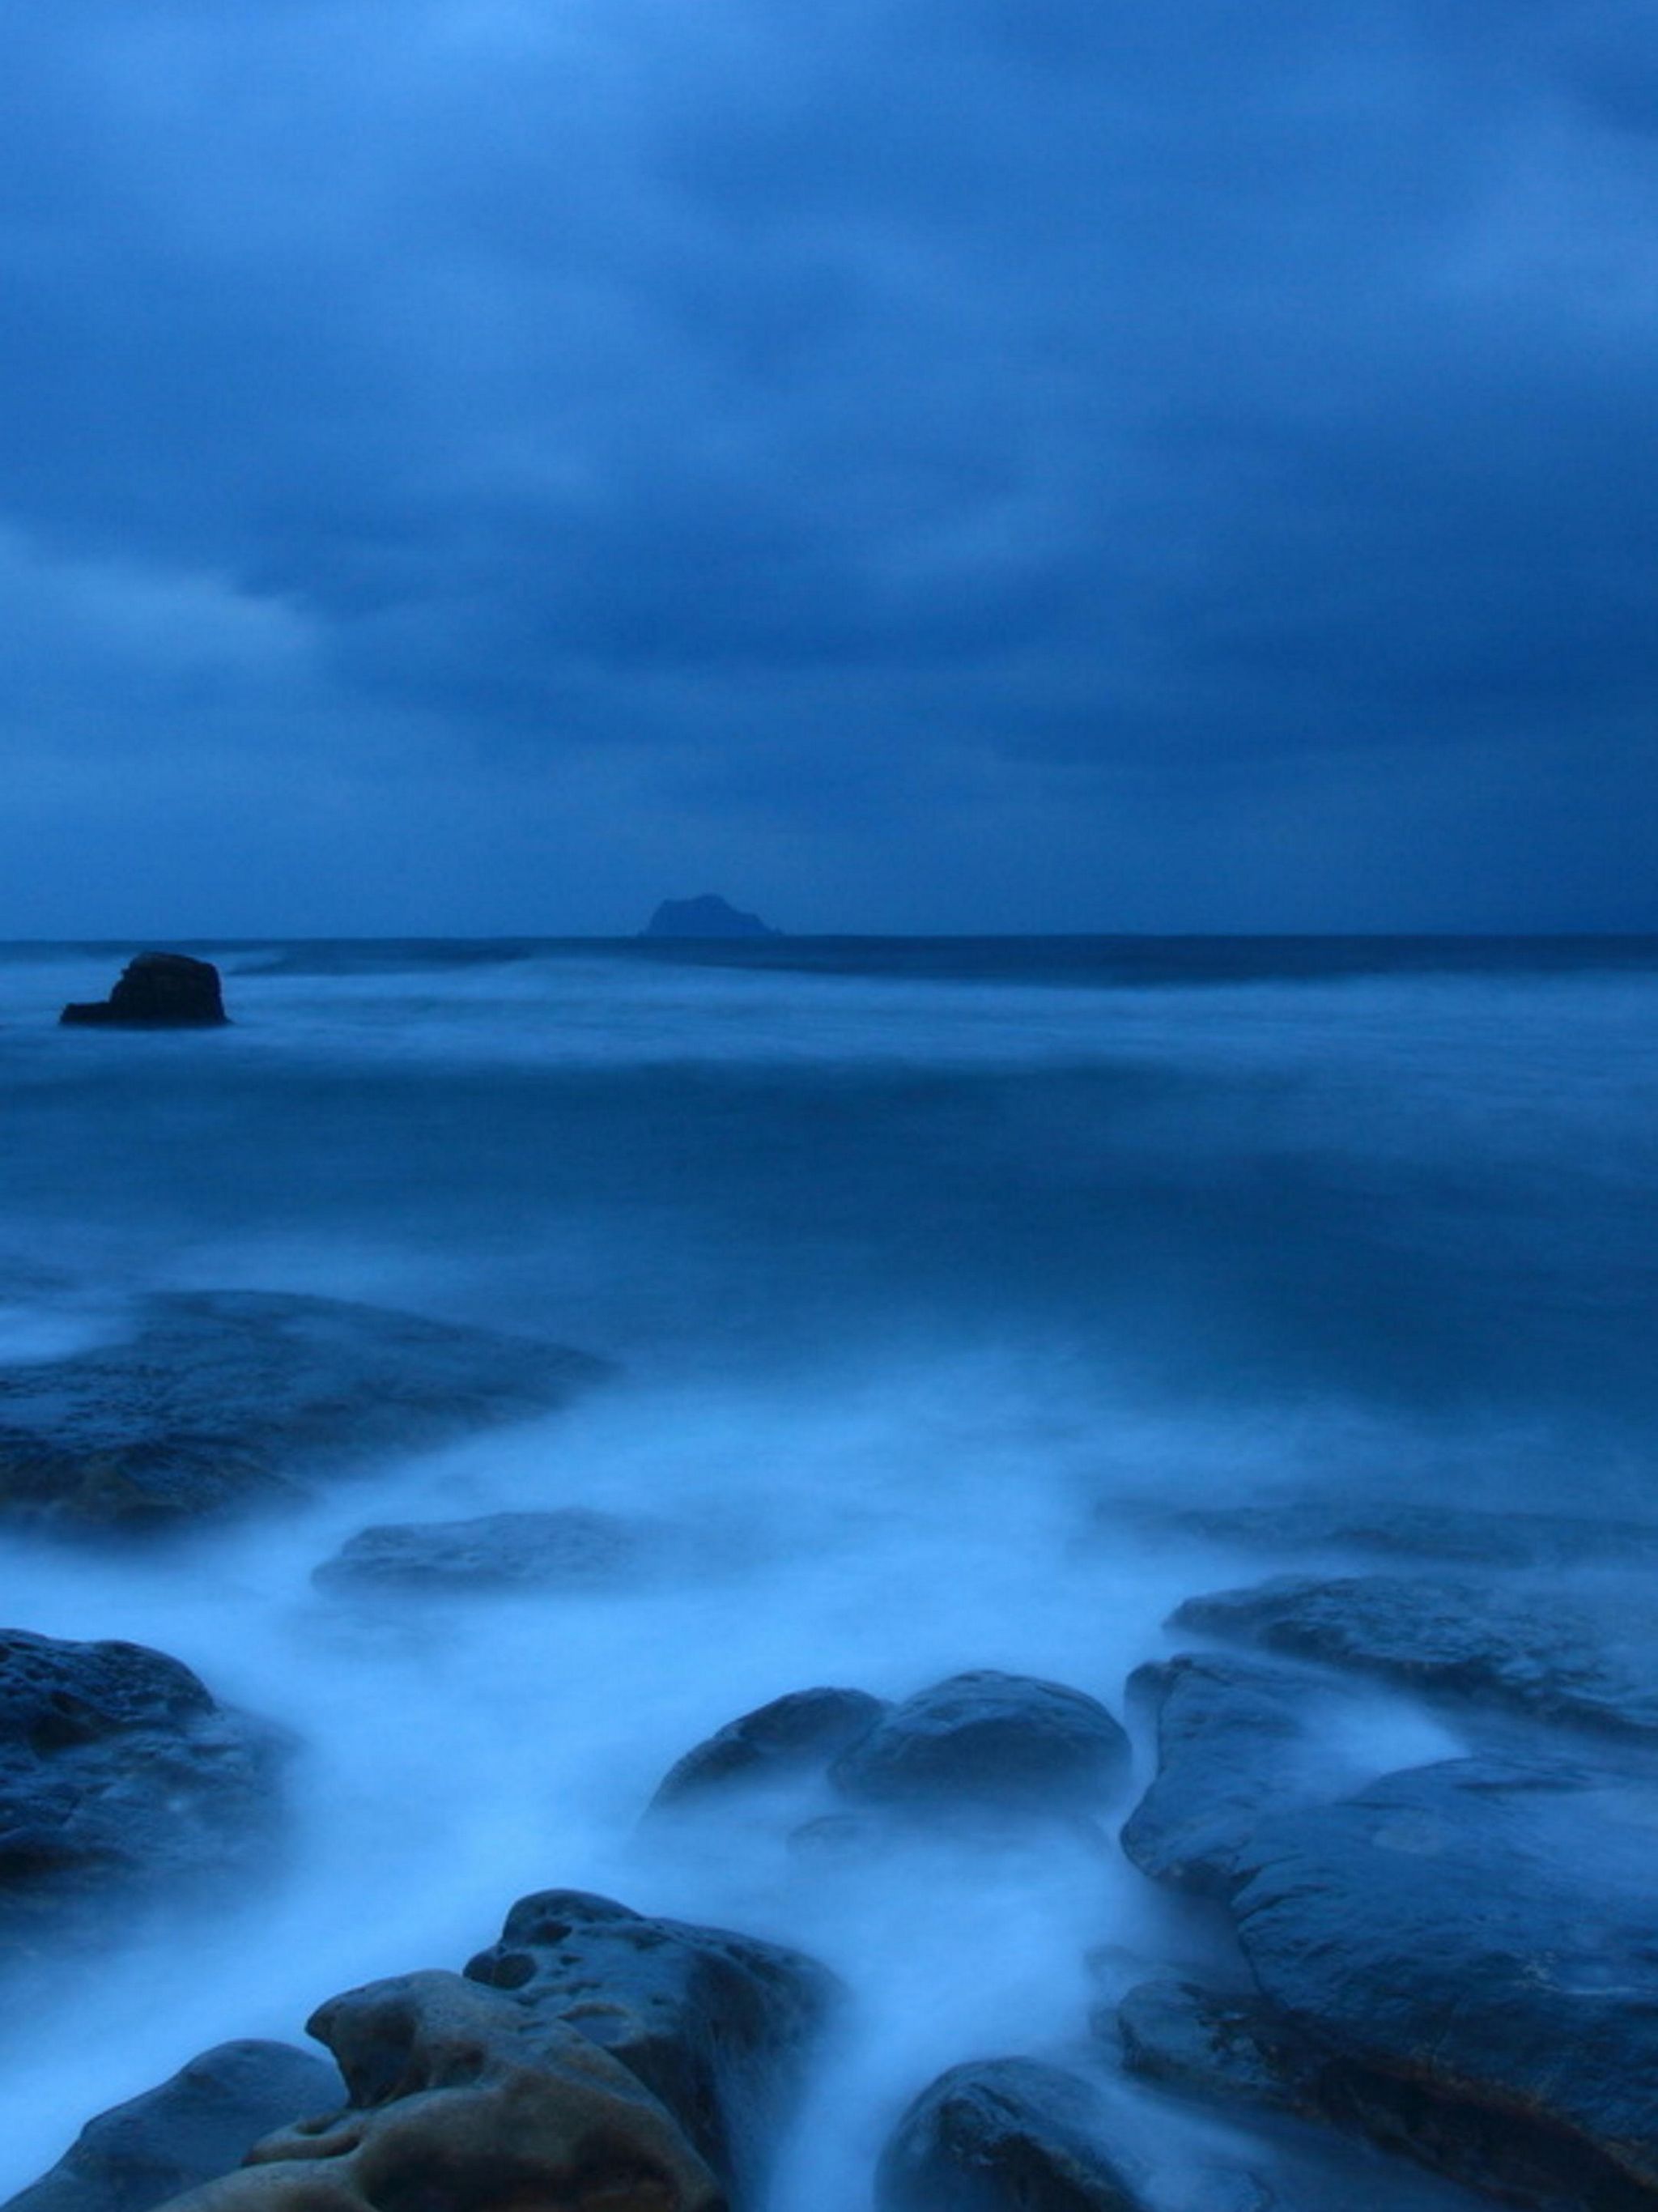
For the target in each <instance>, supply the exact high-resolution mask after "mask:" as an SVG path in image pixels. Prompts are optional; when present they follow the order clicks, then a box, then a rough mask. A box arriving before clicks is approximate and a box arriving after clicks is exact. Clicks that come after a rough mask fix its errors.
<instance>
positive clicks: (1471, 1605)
mask: <svg viewBox="0 0 1658 2212" xmlns="http://www.w3.org/2000/svg"><path fill="white" fill-rule="evenodd" d="M1171 1625H1173V1626H1178V1627H1181V1628H1185V1629H1198V1630H1201V1631H1205V1632H1208V1633H1209V1634H1211V1635H1214V1636H1222V1637H1233V1638H1238V1639H1239V1640H1241V1641H1242V1642H1246V1643H1250V1644H1259V1645H1260V1646H1261V1647H1262V1648H1263V1649H1264V1650H1268V1651H1272V1652H1277V1653H1280V1654H1283V1655H1284V1656H1292V1657H1295V1658H1301V1659H1315V1660H1319V1661H1321V1662H1324V1663H1325V1664H1326V1665H1328V1666H1334V1667H1345V1668H1351V1669H1352V1670H1354V1671H1355V1672H1357V1673H1359V1674H1369V1675H1371V1676H1374V1677H1375V1678H1376V1679H1377V1680H1382V1681H1386V1682H1393V1683H1396V1684H1398V1685H1399V1686H1401V1687H1403V1688H1407V1689H1412V1690H1417V1691H1419V1692H1426V1693H1428V1694H1430V1695H1433V1696H1436V1697H1441V1698H1453V1699H1461V1700H1464V1701H1466V1702H1467V1703H1469V1704H1472V1705H1487V1706H1495V1707H1500V1708H1503V1709H1506V1710H1508V1711H1512V1712H1516V1713H1523V1714H1526V1715H1528V1716H1529V1717H1532V1718H1533V1719H1536V1720H1543V1721H1551V1722H1555V1723H1566V1724H1569V1725H1571V1726H1574V1727H1578V1728H1588V1729H1598V1730H1602V1731H1605V1732H1607V1733H1610V1734H1614V1735H1627V1736H1637V1737H1646V1738H1658V1632H1655V1628H1654V1625H1653V1617H1652V1610H1651V1606H1650V1603H1649V1598H1648V1595H1647V1594H1646V1593H1645V1592H1644V1591H1643V1592H1642V1593H1641V1594H1639V1595H1638V1596H1637V1597H1636V1598H1635V1599H1634V1600H1633V1601H1628V1602H1627V1603H1625V1605H1623V1606H1621V1607H1620V1606H1619V1605H1617V1604H1616V1603H1615V1602H1614V1600H1613V1597H1612V1595H1611V1594H1608V1595H1606V1596H1605V1597H1603V1599H1602V1600H1601V1601H1600V1603H1599V1604H1598V1605H1597V1606H1596V1607H1594V1609H1593V1610H1591V1609H1590V1608H1589V1607H1586V1606H1580V1605H1574V1604H1573V1603H1572V1602H1571V1601H1570V1599H1569V1598H1566V1597H1563V1596H1561V1595H1559V1594H1558V1592H1556V1591H1553V1590H1544V1589H1521V1588H1515V1587H1508V1586H1492V1585H1491V1584H1489V1583H1480V1582H1475V1581H1473V1580H1464V1579H1461V1578H1456V1579H1445V1578H1441V1577H1432V1578H1430V1577H1420V1578H1418V1577H1404V1576H1394V1575H1362V1576H1347V1577H1339V1578H1336V1579H1333V1580H1319V1579H1314V1578H1310V1577H1297V1576H1284V1577H1278V1578H1276V1579H1275V1580H1273V1581H1271V1582H1266V1583H1260V1584H1257V1585H1256V1586H1255V1587H1254V1588H1252V1589H1240V1590H1224V1591H1220V1592H1218V1593H1217V1594H1215V1595H1212V1596H1206V1597H1200V1598H1192V1599H1189V1600H1188V1601H1187V1602H1186V1604H1184V1605H1182V1606H1181V1607H1180V1608H1179V1610H1178V1611H1177V1612H1176V1613H1175V1616H1174V1620H1173V1623H1172V1624H1171Z"/></svg>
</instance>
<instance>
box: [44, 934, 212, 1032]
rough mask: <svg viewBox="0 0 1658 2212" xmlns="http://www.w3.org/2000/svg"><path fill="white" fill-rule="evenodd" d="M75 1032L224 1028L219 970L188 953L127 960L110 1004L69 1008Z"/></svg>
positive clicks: (65, 1015)
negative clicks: (99, 1029)
mask: <svg viewBox="0 0 1658 2212" xmlns="http://www.w3.org/2000/svg"><path fill="white" fill-rule="evenodd" d="M228 1019H229V1016H228V1014H227V1013H226V1012H225V1010H224V995H223V992H222V987H221V985H220V981H219V971H218V969H216V967H215V966H214V965H213V963H212V962H211V961H210V960H196V959H192V958H191V956H190V955H189V954H188V953H186V952H141V953H139V954H138V956H137V958H136V959H133V960H129V961H128V963H127V964H126V966H125V968H124V969H122V970H121V974H120V976H119V978H118V981H116V983H115V986H114V987H113V989H112V991H111V992H110V994H109V996H108V998H107V999H98V1000H92V1001H90V1002H86V1003H82V1004H80V1005H73V1006H65V1007H64V1011H63V1012H62V1013H61V1014H60V1015H59V1016H58V1020H59V1021H60V1022H61V1023H64V1024H67V1025H69V1026H70V1027H71V1028H81V1029H87V1028H92V1027H99V1028H104V1029H142V1030H155V1029H169V1030H180V1029H197V1030H199V1029H222V1027H223V1026H224V1024H225V1023H226V1022H227V1021H228Z"/></svg>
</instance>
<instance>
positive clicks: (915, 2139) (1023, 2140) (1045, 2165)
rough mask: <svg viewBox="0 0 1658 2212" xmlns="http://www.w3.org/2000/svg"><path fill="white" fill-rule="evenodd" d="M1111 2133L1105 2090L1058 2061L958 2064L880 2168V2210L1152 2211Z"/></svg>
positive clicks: (925, 2095)
mask: <svg viewBox="0 0 1658 2212" xmlns="http://www.w3.org/2000/svg"><path fill="white" fill-rule="evenodd" d="M1105 2133H1106V2120H1105V2115H1104V2112H1103V2110H1102V2100H1100V2098H1099V2097H1098V2095H1097V2093H1096V2092H1095V2091H1094V2090H1093V2089H1092V2088H1091V2087H1090V2085H1089V2084H1088V2083H1087V2082H1086V2081H1083V2080H1081V2079H1080V2078H1079V2077H1078V2076H1077V2075H1072V2074H1067V2073H1065V2072H1063V2071H1062V2070H1061V2069H1060V2068H1059V2067H1057V2066H1048V2065H1045V2064H1042V2063H1041V2062H1040V2061H1038V2060H1036V2059H1033V2058H987V2059H978V2060H975V2061H973V2062H971V2063H969V2064H967V2065H965V2066H953V2067H951V2069H950V2071H949V2073H947V2074H944V2075H940V2076H939V2078H938V2081H935V2082H933V2083H932V2086H931V2087H929V2088H927V2089H925V2090H923V2091H922V2093H921V2094H920V2096H919V2097H918V2098H917V2099H916V2100H915V2101H914V2104H913V2105H911V2106H909V2108H908V2111H907V2112H905V2113H904V2115H903V2117H902V2118H901V2119H900V2121H899V2122H898V2124H897V2126H896V2128H895V2130H893V2133H892V2136H891V2138H890V2141H889V2142H888V2143H887V2146H886V2148H885V2149H884V2152H883V2153H882V2155H881V2162H880V2166H879V2168H878V2172H877V2176H876V2204H877V2207H878V2212H1145V2199H1144V2197H1142V2196H1141V2195H1140V2193H1139V2188H1138V2186H1137V2185H1136V2183H1135V2182H1134V2181H1133V2180H1131V2179H1130V2178H1129V2176H1128V2175H1127V2173H1126V2172H1124V2171H1123V2170H1122V2168H1121V2166H1119V2165H1118V2164H1117V2162H1116V2160H1114V2158H1113V2157H1112V2156H1111V2154H1110V2153H1109V2152H1108V2149H1107V2148H1106V2145H1105V2142H1104V2140H1103V2138H1104V2136H1105Z"/></svg>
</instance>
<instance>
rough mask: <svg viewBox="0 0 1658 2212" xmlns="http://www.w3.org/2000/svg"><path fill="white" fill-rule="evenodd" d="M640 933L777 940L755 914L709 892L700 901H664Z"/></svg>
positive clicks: (646, 934) (773, 933) (661, 935)
mask: <svg viewBox="0 0 1658 2212" xmlns="http://www.w3.org/2000/svg"><path fill="white" fill-rule="evenodd" d="M781 934H782V932H781V931H780V930H776V929H773V928H772V927H770V926H769V924H768V923H766V922H763V921H761V919H760V917H759V915H757V914H744V912H743V911H742V909H741V908H738V907H734V906H728V905H727V904H726V901H725V900H724V899H722V898H718V897H716V896H714V893H713V892H712V891H705V892H704V893H703V894H702V896H701V897H700V898H688V899H664V900H663V902H662V903H661V905H660V906H659V907H658V908H657V910H656V912H655V913H654V914H653V915H652V916H651V918H650V921H648V922H647V924H646V926H645V927H644V929H643V930H642V931H641V935H642V936H645V937H780V936H781Z"/></svg>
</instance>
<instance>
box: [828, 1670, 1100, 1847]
mask: <svg viewBox="0 0 1658 2212" xmlns="http://www.w3.org/2000/svg"><path fill="white" fill-rule="evenodd" d="M1128 1766H1129V1746H1128V1739H1127V1736H1126V1735H1124V1733H1123V1731H1122V1729H1121V1727H1120V1726H1119V1725H1118V1723H1117V1722H1116V1721H1115V1720H1114V1719H1113V1718H1112V1717H1111V1715H1110V1714H1109V1713H1108V1711H1106V1709H1105V1707H1104V1706H1103V1705H1101V1704H1100V1703H1099V1701H1098V1700H1097V1699H1095V1698H1090V1697H1089V1696H1088V1695H1087V1694H1086V1693H1085V1692H1083V1691H1081V1690H1073V1689H1071V1688H1069V1687H1067V1686H1066V1685H1065V1684H1063V1683H1060V1682H1044V1681H1040V1680H1036V1679H1035V1678H1034V1677H1033V1676H1030V1675H1026V1674H1000V1673H998V1672H996V1671H995V1670H994V1669H992V1668H981V1669H980V1670H978V1671H977V1672H975V1673H971V1674H953V1675H951V1676H950V1679H949V1680H947V1681H944V1682H937V1683H935V1684H934V1685H933V1686H932V1688H931V1689H927V1690H922V1691H920V1692H919V1693H918V1694H917V1695H916V1696H914V1697H913V1698H907V1699H904V1701H903V1703H902V1705H894V1706H892V1707H891V1708H890V1710H889V1711H887V1712H885V1713H884V1715H883V1716H882V1717H881V1718H880V1719H879V1720H878V1722H877V1723H876V1725H875V1726H874V1727H873V1728H872V1729H870V1730H869V1731H868V1732H867V1734H865V1735H861V1736H860V1737H859V1739H858V1741H855V1742H854V1743H853V1744H852V1745H850V1746H849V1747H848V1748H847V1750H845V1751H844V1752H842V1753H841V1756H840V1757H839V1758H838V1759H836V1760H835V1765H834V1766H833V1768H832V1769H831V1773H832V1776H833V1778H834V1780H835V1783H836V1784H837V1785H838V1787H839V1788H840V1789H841V1790H844V1791H845V1792H846V1794H847V1796H850V1797H853V1798H859V1799H862V1800H865V1802H872V1803H878V1804H884V1805H891V1806H896V1807H904V1808H926V1807H928V1806H936V1805H940V1804H946V1805H948V1804H955V1805H962V1806H969V1807H980V1808H985V1809H987V1810H993V1811H1015V1812H1041V1813H1055V1814H1079V1813H1089V1812H1091V1811H1094V1810H1096V1809H1097V1808H1099V1807H1100V1806H1101V1805H1102V1804H1104V1803H1106V1802H1108V1801H1109V1800H1110V1799H1111V1798H1112V1797H1113V1796H1114V1795H1115V1794H1116V1793H1117V1791H1118V1790H1120V1789H1121V1786H1122V1784H1123V1783H1124V1782H1125V1780H1126V1779H1127V1773H1128Z"/></svg>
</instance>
